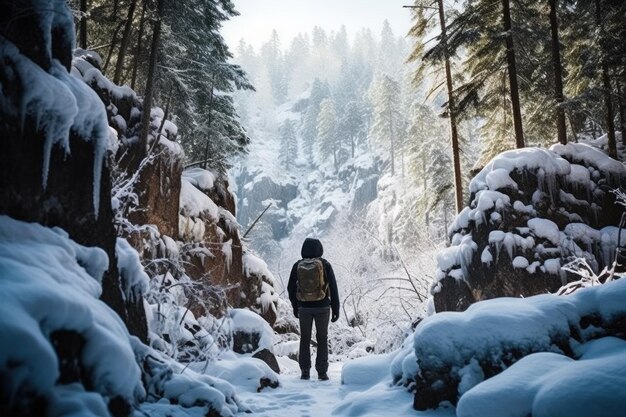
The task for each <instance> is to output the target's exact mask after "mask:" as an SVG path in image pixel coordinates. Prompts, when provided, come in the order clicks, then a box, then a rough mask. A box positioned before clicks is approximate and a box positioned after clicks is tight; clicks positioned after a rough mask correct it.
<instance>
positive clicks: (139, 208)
mask: <svg viewBox="0 0 626 417" xmlns="http://www.w3.org/2000/svg"><path fill="white" fill-rule="evenodd" d="M76 55H77V56H76V58H75V59H74V62H73V65H74V72H75V74H76V75H78V76H80V77H82V78H83V80H84V81H85V82H86V83H87V84H89V85H90V86H91V87H92V88H93V89H94V91H95V92H96V93H97V94H98V96H99V97H100V99H101V100H102V102H103V103H104V105H105V107H106V109H107V117H108V121H109V124H110V126H111V128H112V129H113V130H114V132H115V135H114V136H116V137H115V138H114V139H112V141H111V142H112V143H111V144H110V145H109V154H110V160H111V164H112V166H113V167H114V170H115V172H114V175H113V177H114V179H115V183H114V184H113V191H114V196H113V201H114V206H115V218H116V223H117V229H118V233H119V234H121V235H122V236H123V237H125V238H127V239H128V240H129V242H130V243H131V244H132V245H133V247H134V248H135V249H137V251H138V252H139V253H140V255H141V257H142V259H143V263H144V264H145V265H148V267H147V270H148V272H149V273H150V275H151V276H152V277H153V279H155V280H157V281H161V282H165V280H166V275H167V274H170V276H171V278H172V279H174V280H176V281H181V280H182V281H185V280H187V279H191V282H190V283H188V284H185V287H186V288H187V290H185V293H186V295H187V303H188V305H187V307H188V308H189V310H190V312H191V313H192V314H193V315H194V317H200V316H203V315H206V314H211V315H214V316H216V317H221V316H222V315H223V314H224V313H225V311H226V309H227V308H228V307H235V308H244V307H247V308H250V309H252V310H254V311H255V312H258V313H259V314H261V315H262V316H263V317H264V318H265V319H266V320H267V321H268V323H270V324H273V323H274V322H275V320H276V308H275V306H274V302H269V303H267V302H266V303H265V304H263V303H262V302H261V299H264V300H266V299H268V297H269V299H272V297H275V291H274V288H273V278H272V276H271V273H269V271H263V272H262V273H258V271H257V270H254V271H248V270H247V269H246V268H245V265H244V250H243V246H242V242H241V239H240V237H239V229H238V223H237V220H236V219H235V214H236V202H235V197H234V195H233V193H232V192H231V190H230V185H229V182H228V180H227V179H226V178H225V177H224V176H221V175H217V174H215V173H213V172H210V171H208V170H204V169H201V168H192V169H189V170H186V171H183V164H182V161H183V153H182V150H181V148H180V146H179V145H178V144H177V143H176V142H175V141H174V140H175V139H176V134H177V127H176V126H175V125H174V124H173V123H172V122H170V121H169V120H164V117H165V115H164V113H163V111H162V110H161V109H159V108H154V109H152V113H151V127H152V131H151V142H152V144H151V150H150V154H149V157H148V158H147V159H145V160H143V161H136V160H134V159H133V155H135V154H136V152H134V151H133V150H134V146H135V144H136V137H137V135H138V134H139V131H140V115H141V107H142V106H141V102H140V101H139V99H138V98H137V95H136V94H135V92H134V91H132V90H131V89H129V88H128V87H120V86H117V85H114V84H113V83H112V82H111V81H109V80H108V79H107V78H105V77H104V76H103V75H102V73H101V72H100V69H99V61H100V60H99V57H98V56H97V55H95V54H93V53H92V52H89V51H81V50H79V51H77V53H76ZM154 137H158V141H155V140H154ZM168 279H169V278H168ZM171 285H175V283H172V284H171ZM268 294H274V295H269V296H268ZM188 330H189V331H191V332H192V333H193V329H188Z"/></svg>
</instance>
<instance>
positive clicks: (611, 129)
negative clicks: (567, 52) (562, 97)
mask: <svg viewBox="0 0 626 417" xmlns="http://www.w3.org/2000/svg"><path fill="white" fill-rule="evenodd" d="M596 24H597V25H598V29H599V30H600V34H601V35H602V33H603V32H604V25H603V23H602V6H601V5H600V0H596ZM598 48H599V49H600V53H601V54H602V55H603V56H602V74H601V76H602V89H603V90H604V91H603V95H604V106H605V107H606V134H607V138H608V148H609V156H610V157H611V158H617V143H616V141H615V124H614V123H613V100H611V78H610V77H609V64H608V63H607V62H606V57H604V52H603V51H602V49H601V45H599V46H598Z"/></svg>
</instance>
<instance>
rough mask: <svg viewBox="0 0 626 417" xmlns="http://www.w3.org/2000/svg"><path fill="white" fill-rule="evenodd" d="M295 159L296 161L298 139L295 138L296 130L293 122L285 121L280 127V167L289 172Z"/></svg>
mask: <svg viewBox="0 0 626 417" xmlns="http://www.w3.org/2000/svg"><path fill="white" fill-rule="evenodd" d="M296 159H298V138H297V137H296V129H295V126H294V122H293V121H292V120H290V119H287V120H285V121H284V122H283V123H282V125H281V126H280V154H279V160H280V163H281V165H282V166H283V167H285V169H287V170H289V169H291V168H292V167H293V165H294V162H295V160H296Z"/></svg>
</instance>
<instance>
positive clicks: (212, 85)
mask: <svg viewBox="0 0 626 417" xmlns="http://www.w3.org/2000/svg"><path fill="white" fill-rule="evenodd" d="M214 96H215V74H213V76H212V77H211V95H210V96H209V106H208V107H209V117H208V120H207V138H206V146H205V147H204V164H203V165H202V168H204V169H206V166H207V165H206V164H207V161H208V160H209V144H210V143H211V123H212V122H213V97H214Z"/></svg>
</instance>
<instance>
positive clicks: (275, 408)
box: [238, 362, 455, 417]
mask: <svg viewBox="0 0 626 417" xmlns="http://www.w3.org/2000/svg"><path fill="white" fill-rule="evenodd" d="M294 363H295V362H294ZM296 365H297V364H296ZM343 365H344V364H343V363H341V362H331V363H330V366H329V369H328V376H329V377H330V380H329V381H319V380H318V379H317V374H316V373H315V370H311V379H310V380H308V381H303V380H301V379H300V371H299V369H297V368H295V369H294V368H291V367H290V368H291V369H285V368H284V367H283V369H282V373H281V375H280V383H281V385H280V386H279V387H278V388H276V389H270V388H266V389H264V390H263V391H262V392H259V393H256V392H249V391H240V392H239V393H238V395H239V398H240V399H241V400H242V402H243V404H244V405H245V406H246V407H247V408H249V410H250V411H251V412H252V414H246V413H242V414H241V415H242V416H244V415H253V416H255V417H256V416H259V417H330V416H341V417H357V416H358V417H402V416H417V417H454V416H455V413H454V410H453V409H443V410H433V411H429V412H426V413H421V412H418V411H415V410H414V409H413V407H412V405H413V395H412V394H410V393H409V392H407V391H406V390H405V389H404V388H403V387H394V386H389V384H387V383H379V384H377V385H374V386H371V385H368V384H367V381H364V385H362V386H354V385H352V386H349V385H342V384H341V369H342V367H343ZM282 366H283V364H282V363H281V367H282Z"/></svg>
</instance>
